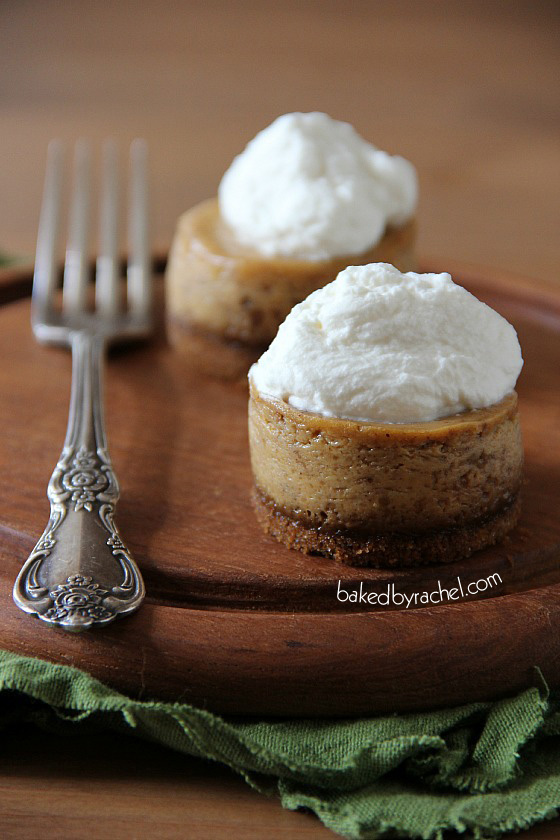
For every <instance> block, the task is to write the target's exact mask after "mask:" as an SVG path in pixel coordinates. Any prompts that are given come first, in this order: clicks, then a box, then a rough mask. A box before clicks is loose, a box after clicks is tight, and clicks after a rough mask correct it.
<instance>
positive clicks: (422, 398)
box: [249, 263, 523, 423]
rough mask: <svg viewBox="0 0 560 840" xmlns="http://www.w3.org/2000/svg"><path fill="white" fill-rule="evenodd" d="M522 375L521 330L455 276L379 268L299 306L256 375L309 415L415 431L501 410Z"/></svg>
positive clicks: (266, 389) (349, 274)
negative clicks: (469, 413)
mask: <svg viewBox="0 0 560 840" xmlns="http://www.w3.org/2000/svg"><path fill="white" fill-rule="evenodd" d="M522 366H523V359H522V357H521V348H520V346H519V341H518V340H517V333H516V332H515V330H514V328H513V327H512V326H511V324H509V323H508V322H507V321H506V320H505V318H502V316H501V315H499V314H498V313H497V312H495V311H494V310H493V309H491V308H490V307H489V306H487V305H486V304H485V303H481V301H479V300H477V298H475V297H474V296H473V295H472V294H470V292H467V290H466V289H464V288H462V287H461V286H458V285H456V284H455V283H454V282H453V280H452V279H451V276H450V275H449V274H416V273H414V272H412V271H410V272H408V273H407V274H401V272H400V271H398V270H397V269H396V268H394V266H392V265H388V264H387V263H374V264H372V265H365V266H350V267H349V268H347V269H345V270H344V271H341V272H340V274H339V275H338V277H337V278H336V280H334V281H333V282H332V283H329V284H328V285H327V286H324V287H323V288H322V289H318V290H317V291H316V292H313V293H312V294H311V295H309V297H308V298H307V299H306V300H304V301H303V302H302V303H299V304H297V306H294V308H293V309H292V311H291V312H290V314H289V315H288V317H287V318H286V320H285V321H284V323H283V324H281V326H280V328H279V330H278V334H277V336H276V338H275V339H274V341H273V342H272V344H271V345H270V347H269V348H268V350H267V351H266V352H265V353H264V354H263V355H262V356H261V358H260V359H259V361H258V362H257V363H256V364H254V365H253V367H252V368H251V370H250V371H249V376H250V378H251V379H252V381H253V383H254V385H255V386H256V388H257V390H258V391H259V393H261V394H262V395H264V396H271V397H276V398H278V399H282V400H285V401H286V402H288V403H289V404H290V405H292V406H294V407H295V408H299V409H303V410H305V411H312V412H315V413H317V414H322V415H325V416H327V417H332V416H334V417H345V418H349V419H351V420H363V421H378V422H382V423H414V422H422V421H428V420H435V419H436V418H438V417H446V416H448V415H452V414H456V413H458V412H460V411H464V410H466V409H474V408H482V407H484V406H489V405H492V404H494V403H496V402H499V401H500V400H501V399H503V398H504V397H505V396H506V394H508V393H510V392H511V391H512V390H513V388H514V387H515V383H516V381H517V377H518V376H519V373H520V372H521V368H522Z"/></svg>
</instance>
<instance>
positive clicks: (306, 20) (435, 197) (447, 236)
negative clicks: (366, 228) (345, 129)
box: [0, 0, 560, 281]
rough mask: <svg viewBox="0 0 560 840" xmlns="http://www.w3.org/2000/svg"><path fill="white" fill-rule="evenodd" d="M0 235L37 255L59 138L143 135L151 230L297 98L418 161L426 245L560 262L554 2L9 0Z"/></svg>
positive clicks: (489, 256) (508, 266)
mask: <svg viewBox="0 0 560 840" xmlns="http://www.w3.org/2000/svg"><path fill="white" fill-rule="evenodd" d="M0 17H1V21H0V25H1V31H2V50H1V55H0V62H1V72H0V118H1V126H2V130H1V133H0V196H1V197H2V201H1V202H0V248H1V249H3V250H4V251H9V252H16V253H19V254H32V252H33V249H34V242H35V236H36V228H37V219H38V212H39V204H40V196H41V190H42V180H43V171H44V164H45V151H46V146H47V142H48V140H49V139H50V138H52V137H55V136H58V137H62V138H64V139H66V140H69V141H73V140H75V139H76V138H77V137H80V136H89V137H91V138H93V139H100V138H102V137H104V136H106V135H112V136H115V137H117V138H118V139H119V140H120V141H122V143H123V149H124V148H125V144H127V143H128V141H130V139H131V138H133V137H134V136H136V135H141V136H144V137H146V138H147V140H148V141H149V144H150V149H151V171H152V195H153V231H154V240H155V242H154V244H155V246H156V247H157V248H158V249H159V250H160V251H161V250H165V249H166V248H167V247H168V245H169V242H170V240H171V236H172V233H173V228H174V224H175V221H176V218H177V216H178V215H179V214H180V213H181V212H182V211H183V210H185V209H187V208H188V207H189V206H191V205H192V204H194V203H195V202H197V201H199V200H201V199H203V198H206V197H208V196H210V195H213V194H215V192H216V188H217V185H218V183H219V180H220V178H221V176H222V174H223V172H224V170H225V169H226V168H227V166H228V165H229V163H230V162H231V160H232V158H233V157H234V155H236V154H237V153H238V152H240V151H241V150H242V148H243V147H244V146H245V144H246V143H247V142H248V141H249V140H250V139H251V138H252V137H253V136H254V134H255V133H256V132H257V131H259V130H260V129H262V128H264V127H265V126H266V125H268V124H269V123H270V122H271V121H272V120H273V119H274V118H275V117H276V116H278V115H279V114H281V113H284V112H287V111H294V110H301V111H309V110H321V111H326V112H327V113H329V114H330V115H331V116H333V117H336V118H338V119H343V120H347V121H349V122H351V123H353V124H354V126H355V127H356V129H357V130H358V131H359V132H360V133H361V134H362V135H363V136H364V137H365V138H366V139H367V140H369V141H370V142H373V143H374V144H375V145H377V146H379V147H381V148H383V149H386V150H387V151H390V152H392V153H400V154H402V155H404V156H405V157H407V158H409V159H410V160H411V161H412V162H413V163H414V164H415V165H416V167H417V169H418V172H419V176H420V184H421V202H420V208H419V222H420V242H419V252H420V254H421V256H422V257H423V258H424V263H426V260H428V262H429V260H430V259H432V260H433V261H434V262H437V265H438V266H441V265H442V264H445V262H446V260H449V261H451V260H453V261H455V260H459V261H467V262H469V263H475V264H481V265H485V266H490V267H493V268H499V269H503V270H506V271H513V272H517V273H521V274H525V275H528V276H530V277H535V278H537V279H541V280H545V281H554V280H555V279H557V278H558V276H559V274H560V272H559V268H560V259H559V252H558V246H557V227H558V217H559V210H560V200H559V195H560V189H559V187H560V134H559V115H560V84H559V79H560V47H559V44H560V40H559V23H560V4H559V3H558V2H555V0H550V2H546V0H510V2H507V0H504V1H503V2H500V1H499V0H498V1H497V2H496V0H490V1H488V0H486V2H483V1H482V0H481V1H480V2H479V0H461V2H456V0H447V1H446V0H431V1H430V2H423V0H388V2H383V0H352V2H344V0H300V2H296V0H283V2H282V3H278V2H268V1H267V0H261V1H260V2H258V0H246V1H245V2H244V1H243V0H187V2H155V0H154V1H153V2H152V0H135V2H133V0H120V2H103V0H74V2H69V0H67V1H66V2H57V0H42V2H40V1H39V0H35V2H33V0H3V2H2V3H1V4H0Z"/></svg>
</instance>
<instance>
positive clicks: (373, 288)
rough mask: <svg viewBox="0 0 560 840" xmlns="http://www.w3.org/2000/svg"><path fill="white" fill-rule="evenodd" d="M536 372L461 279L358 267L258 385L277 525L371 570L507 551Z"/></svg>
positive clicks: (284, 336)
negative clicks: (525, 379)
mask: <svg viewBox="0 0 560 840" xmlns="http://www.w3.org/2000/svg"><path fill="white" fill-rule="evenodd" d="M522 365H523V360H522V357H521V350H520V347H519V342H518V340H517V335H516V332H515V330H514V328H513V327H512V326H511V324H509V323H508V322H507V321H506V320H505V319H504V318H502V316H501V315H499V314H498V313H497V312H495V311H494V310H493V309H491V308H490V307H489V306H487V305H486V304H484V303H481V302H480V301H479V300H477V299H476V298H475V297H474V296H473V295H471V294H470V293H469V292H468V291H466V289H464V288H462V287H461V286H458V285H456V284H455V283H453V281H452V279H451V277H450V275H449V274H415V273H414V272H408V273H405V274H401V273H400V272H399V271H398V270H397V269H396V268H395V267H393V266H391V265H387V264H374V265H368V266H350V267H348V268H346V269H345V270H344V271H342V272H341V273H340V274H339V275H338V277H337V278H336V280H335V281H334V282H332V283H330V284H329V285H327V286H325V287H324V288H322V289H319V290H317V291H315V292H313V293H312V294H311V295H310V296H309V297H308V298H307V299H306V300H305V301H303V302H302V303H300V304H298V305H297V306H295V307H294V308H293V310H292V311H291V313H290V314H289V315H288V317H287V318H286V320H285V321H284V323H283V324H282V325H281V326H280V328H279V330H278V334H277V336H276V338H275V339H274V341H273V342H272V344H271V345H270V347H269V349H268V350H267V351H266V352H265V353H264V354H263V355H262V356H261V358H260V359H259V361H258V362H257V363H256V364H254V365H253V366H252V368H251V370H250V372H249V380H250V400H249V440H250V449H251V464H252V469H253V475H254V480H255V487H254V505H255V510H256V514H257V517H258V520H259V522H260V523H261V525H262V527H263V528H264V530H265V531H266V532H267V533H269V534H272V535H273V536H274V537H276V539H278V540H279V541H280V542H283V543H284V544H285V545H287V546H289V547H290V548H295V549H299V550H300V551H303V552H305V553H319V554H325V555H329V556H332V557H334V558H335V559H336V560H339V561H342V562H343V563H347V564H350V565H356V566H360V565H363V566H406V565H421V564H427V563H444V562H449V561H452V560H456V559H459V558H464V557H467V556H468V555H469V554H471V552H473V551H475V550H478V549H481V548H484V547H486V546H488V545H492V544H493V543H495V542H497V541H498V540H500V539H501V538H503V536H504V535H505V534H506V533H507V532H508V531H509V530H510V529H511V528H512V527H513V526H514V525H515V523H516V521H517V517H518V514H519V489H520V485H521V479H522V469H523V447H522V441H521V432H520V426H519V417H518V409H517V395H516V393H515V391H514V387H515V383H516V381H517V378H518V376H519V373H520V371H521V368H522Z"/></svg>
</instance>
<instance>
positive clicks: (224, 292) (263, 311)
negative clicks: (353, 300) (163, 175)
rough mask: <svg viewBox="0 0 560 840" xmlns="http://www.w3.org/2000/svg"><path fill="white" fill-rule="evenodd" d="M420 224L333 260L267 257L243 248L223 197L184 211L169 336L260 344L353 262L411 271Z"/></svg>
mask: <svg viewBox="0 0 560 840" xmlns="http://www.w3.org/2000/svg"><path fill="white" fill-rule="evenodd" d="M415 235H416V225H415V222H414V220H412V221H410V222H407V223H406V224H405V225H403V226H402V227H398V228H396V227H395V228H389V229H388V230H387V231H386V232H385V235H384V236H383V238H382V239H381V241H380V242H379V243H378V244H377V245H376V246H375V247H374V248H372V249H370V250H368V251H367V252H366V253H363V254H359V255H347V256H341V257H336V258H333V259H329V260H322V261H317V262H315V261H309V260H302V259H286V258H268V257H263V256H260V255H259V254H258V253H257V252H256V251H253V250H251V249H250V248H247V247H244V246H242V245H241V244H240V243H239V242H237V241H236V239H235V237H234V236H233V235H232V233H231V231H230V230H229V228H228V227H227V226H226V225H225V224H224V223H223V221H222V219H221V217H220V212H219V207H218V200H217V199H216V198H214V199H209V200H208V201H204V202H202V203H201V204H199V205H197V206H196V207H193V208H192V209H191V210H189V211H188V212H186V213H184V214H183V215H182V216H181V218H180V219H179V222H178V226H177V231H176V233H175V237H174V240H173V244H172V247H171V252H170V255H169V263H168V268H167V276H166V299H167V304H166V305H167V312H168V318H169V321H170V323H171V325H172V331H171V337H172V340H173V337H174V336H177V334H178V333H179V332H180V331H181V329H184V330H185V331H191V332H192V331H193V329H194V330H195V331H197V332H198V334H199V335H201V334H203V333H204V332H205V331H206V332H207V333H211V334H214V335H217V336H219V337H221V338H224V339H230V340H232V339H233V340H236V341H240V342H243V343H245V344H249V345H255V346H257V347H262V346H263V345H267V344H268V343H269V342H270V341H271V340H272V338H273V337H274V336H275V334H276V331H277V329H278V326H279V325H280V324H281V323H282V321H283V320H284V318H285V317H286V315H287V314H288V313H289V311H290V310H291V309H292V307H293V306H294V305H295V304H296V303H299V302H300V301H301V300H303V299H304V298H306V297H307V295H309V294H310V293H311V292H312V291H314V290H315V289H318V288H320V287H321V286H324V285H325V284H326V283H329V282H330V281H331V280H334V278H335V277H336V275H337V274H338V273H339V271H341V270H342V269H343V268H346V266H348V265H350V264H366V263H370V262H389V263H392V264H393V265H395V266H396V267H397V268H399V269H400V270H401V271H409V270H413V269H414V268H415V267H416V266H415V260H414V242H415Z"/></svg>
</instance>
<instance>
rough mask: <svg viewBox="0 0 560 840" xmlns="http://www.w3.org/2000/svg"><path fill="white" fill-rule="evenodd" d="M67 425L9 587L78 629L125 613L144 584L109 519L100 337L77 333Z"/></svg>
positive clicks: (38, 610)
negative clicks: (37, 523) (44, 512)
mask: <svg viewBox="0 0 560 840" xmlns="http://www.w3.org/2000/svg"><path fill="white" fill-rule="evenodd" d="M71 344H72V392H71V398H70V413H69V418H68V430H67V433H66V440H65V442H64V448H63V450H62V454H61V456H60V460H59V461H58V464H57V465H56V467H55V470H54V472H53V474H52V477H51V480H50V482H49V486H48V490H47V496H48V498H49V501H50V504H51V513H50V518H49V521H48V524H47V527H46V528H45V530H44V532H43V534H42V536H41V538H40V540H39V542H38V543H37V545H36V546H35V548H34V549H33V551H32V552H31V554H30V556H29V558H28V559H27V561H26V563H25V564H24V566H23V567H22V570H21V572H20V573H19V575H18V577H17V579H16V582H15V585H14V600H15V602H16V604H17V605H18V606H19V607H21V608H22V609H23V610H25V611H26V612H29V613H33V614H36V615H37V616H38V617H39V618H40V619H42V620H43V621H45V622H47V623H49V624H51V625H57V626H60V627H63V628H64V629H65V630H70V631H72V632H80V631H81V630H85V629H86V628H88V627H90V626H92V625H99V624H107V623H109V622H110V621H113V619H114V618H116V617H117V616H118V615H122V614H125V613H129V612H132V610H135V609H136V608H137V607H139V606H140V604H141V602H142V600H143V598H144V583H143V580H142V576H141V574H140V571H139V569H138V567H137V565H136V563H135V562H134V560H133V558H132V556H131V554H130V552H129V550H128V549H127V547H126V545H125V544H124V543H123V541H122V539H121V537H120V535H119V532H118V530H117V527H116V525H115V522H114V519H113V517H114V512H115V506H116V503H117V500H118V498H119V486H118V482H117V478H116V476H115V473H114V471H113V467H112V465H111V461H110V458H109V453H108V451H107V442H106V437H105V429H104V420H103V399H102V371H103V361H104V355H105V339H104V337H103V335H99V334H95V333H91V332H87V331H76V332H74V333H73V334H72V336H71Z"/></svg>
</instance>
